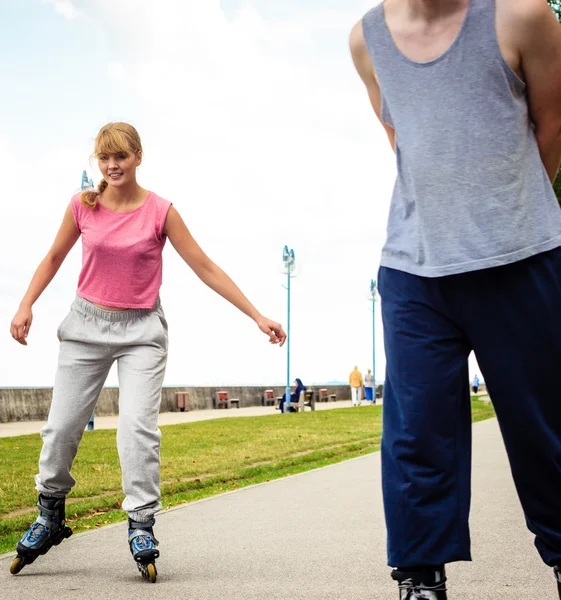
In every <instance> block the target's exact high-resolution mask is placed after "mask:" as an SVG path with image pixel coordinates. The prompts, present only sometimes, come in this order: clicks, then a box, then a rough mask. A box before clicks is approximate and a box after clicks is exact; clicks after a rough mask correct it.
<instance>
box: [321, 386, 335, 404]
mask: <svg viewBox="0 0 561 600" xmlns="http://www.w3.org/2000/svg"><path fill="white" fill-rule="evenodd" d="M329 400H331V401H333V402H335V401H336V400H337V394H328V393H327V389H326V388H321V389H320V391H319V398H318V402H328V401H329Z"/></svg>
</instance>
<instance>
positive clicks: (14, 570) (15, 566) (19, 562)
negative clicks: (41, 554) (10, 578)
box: [10, 556, 23, 575]
mask: <svg viewBox="0 0 561 600" xmlns="http://www.w3.org/2000/svg"><path fill="white" fill-rule="evenodd" d="M22 569H23V558H22V557H21V556H18V557H17V558H15V559H14V562H13V563H12V564H11V566H10V573H11V574H12V575H17V574H18V573H19V572H20V571H21V570H22Z"/></svg>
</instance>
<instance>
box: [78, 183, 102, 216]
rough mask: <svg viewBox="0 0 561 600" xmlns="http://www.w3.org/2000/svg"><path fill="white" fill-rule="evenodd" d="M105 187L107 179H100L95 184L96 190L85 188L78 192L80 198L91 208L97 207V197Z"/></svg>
mask: <svg viewBox="0 0 561 600" xmlns="http://www.w3.org/2000/svg"><path fill="white" fill-rule="evenodd" d="M106 187H107V181H105V179H102V180H101V181H100V182H99V185H98V186H97V190H86V191H85V192H82V193H81V194H80V200H81V201H82V202H83V203H84V204H85V205H86V206H87V207H88V208H91V209H95V208H97V197H98V196H99V194H101V193H102V192H103V190H104V189H105V188H106Z"/></svg>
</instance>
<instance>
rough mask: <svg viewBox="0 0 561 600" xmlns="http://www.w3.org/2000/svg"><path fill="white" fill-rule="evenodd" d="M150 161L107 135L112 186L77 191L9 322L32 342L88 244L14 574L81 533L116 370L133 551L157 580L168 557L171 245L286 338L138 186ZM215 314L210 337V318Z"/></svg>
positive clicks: (123, 130) (126, 132) (117, 135)
mask: <svg viewBox="0 0 561 600" xmlns="http://www.w3.org/2000/svg"><path fill="white" fill-rule="evenodd" d="M142 154H143V150H142V146H141V142H140V137H139V135H138V133H137V131H136V129H135V128H134V127H132V126H131V125H128V124H126V123H110V124H108V125H105V126H104V127H103V128H102V129H101V130H100V132H99V133H98V135H97V137H96V140H95V150H94V156H95V158H97V162H98V166H99V169H100V171H101V174H102V176H103V179H102V180H101V182H100V184H99V186H98V189H97V190H95V191H94V190H92V191H85V192H82V193H79V194H76V195H75V196H74V197H73V198H72V200H71V201H70V204H69V205H68V207H67V208H66V212H65V214H64V218H63V220H62V224H61V226H60V229H59V231H58V234H57V236H56V238H55V241H54V244H53V246H52V248H51V249H50V250H49V252H48V253H47V255H46V257H45V258H44V260H43V261H42V262H41V264H40V265H39V267H38V269H37V271H36V272H35V274H34V275H33V278H32V280H31V284H30V285H29V288H28V290H27V292H26V293H25V296H24V298H23V300H22V301H21V304H20V306H19V309H18V311H17V313H16V315H15V316H14V318H13V320H12V323H11V327H10V331H11V334H12V337H13V338H14V339H15V340H16V341H17V342H19V343H20V344H23V345H24V346H25V345H27V339H28V335H29V330H30V327H31V323H32V321H33V314H32V306H33V305H34V303H35V302H36V301H37V300H38V298H39V297H40V296H41V294H42V293H43V292H44V291H45V289H46V287H47V286H48V285H49V283H50V282H51V280H52V279H53V277H54V276H55V275H56V273H57V271H58V270H59V268H60V267H61V265H62V263H63V261H64V259H65V258H66V256H67V254H68V252H69V251H70V250H71V248H72V247H73V246H74V244H76V242H77V241H78V239H79V238H80V236H81V237H82V245H83V248H82V250H83V252H82V254H83V256H82V270H81V273H80V277H79V280H78V291H77V296H76V299H75V300H74V302H73V303H72V306H71V308H70V312H69V313H68V315H67V316H66V317H65V319H64V320H63V322H62V323H61V325H60V326H59V328H58V331H57V336H58V339H59V341H60V355H59V363H58V369H57V373H56V378H55V385H54V389H53V398H52V404H51V409H50V412H49V419H48V423H47V424H46V425H45V427H44V428H43V429H42V431H41V437H42V438H43V449H42V451H41V457H40V459H39V474H38V475H37V476H36V478H35V482H36V488H37V490H38V492H39V502H38V506H39V512H40V515H39V517H38V518H37V520H36V521H35V523H33V524H32V526H31V528H30V529H29V531H28V532H27V533H26V534H25V535H24V536H23V537H22V538H21V540H20V541H19V542H18V544H17V553H18V556H17V558H16V559H15V560H14V562H13V563H12V568H11V572H12V573H13V574H16V573H18V572H19V571H21V569H22V568H23V567H24V566H25V565H26V564H30V563H32V562H33V561H34V560H35V559H36V558H37V557H38V556H39V555H40V554H45V552H47V551H48V550H49V549H50V548H51V547H52V546H53V545H56V544H59V543H60V542H61V541H62V540H63V539H64V538H66V537H68V536H69V535H70V534H71V533H72V532H71V530H70V529H69V528H68V527H66V526H65V498H66V496H67V495H68V494H69V493H70V490H71V489H72V487H73V486H74V484H75V483H76V482H75V480H74V479H73V477H72V475H71V473H70V469H71V467H72V463H73V461H74V457H75V456H76V453H77V451H78V445H79V443H80V440H81V439H82V435H83V432H84V429H85V427H86V425H87V423H88V420H89V418H90V416H91V414H92V412H93V409H94V406H95V404H96V402H97V399H98V396H99V392H100V390H101V388H102V387H103V384H104V383H105V379H106V378H107V375H108V373H109V370H110V369H111V366H112V365H113V363H115V362H116V363H117V366H118V374H119V387H120V389H119V428H118V431H117V446H118V450H119V457H120V461H121V469H122V472H123V489H124V492H125V496H126V497H125V499H124V501H123V510H125V511H127V513H128V516H129V538H128V542H129V546H130V551H131V553H132V555H133V558H134V560H135V561H136V563H137V565H138V568H139V569H140V571H141V572H142V575H143V576H144V577H146V578H148V579H150V581H155V580H156V575H157V573H156V568H155V563H154V561H155V559H156V558H158V556H159V551H158V549H157V546H158V541H157V540H156V538H155V537H154V531H153V525H154V523H155V521H154V515H155V514H156V513H157V512H158V511H160V510H161V508H162V505H161V504H160V438H161V433H160V430H159V429H158V413H159V408H160V401H161V391H162V383H163V379H164V372H165V368H166V361H167V354H168V325H167V322H166V318H165V316H164V311H163V309H162V306H161V304H160V297H159V292H160V285H161V283H162V250H163V248H164V245H165V243H166V241H167V239H168V238H169V240H170V242H171V244H172V245H173V247H174V248H175V250H176V251H177V252H178V254H179V255H180V256H181V258H182V259H183V260H184V261H185V262H186V263H187V265H188V266H189V267H190V268H191V269H192V270H193V271H194V272H195V274H196V275H198V277H199V278H200V279H201V280H202V281H203V282H204V283H205V284H206V285H208V286H209V287H210V288H211V289H213V290H214V291H215V292H217V293H218V294H220V295H221V296H222V297H224V298H225V299H226V300H228V301H229V302H231V303H232V304H233V305H234V306H235V307H236V308H238V309H239V310H241V311H242V312H243V313H245V314H246V315H247V316H248V317H250V318H251V319H252V320H253V321H255V323H256V325H257V326H258V327H259V329H260V330H261V331H262V332H263V333H265V334H266V335H267V336H268V337H269V341H270V342H271V343H273V344H277V343H280V345H282V344H283V343H284V341H285V339H286V335H285V333H284V331H283V330H282V327H281V326H280V325H279V324H278V323H276V322H274V321H271V320H269V319H267V318H265V317H264V316H263V315H262V314H261V313H259V312H258V311H257V309H256V308H255V307H254V306H253V305H252V304H251V303H250V302H249V300H248V299H247V298H246V297H245V296H244V295H243V294H242V292H241V291H240V290H239V288H238V287H237V286H236V285H235V284H234V282H233V281H232V280H231V279H230V278H229V277H228V275H226V273H224V271H222V269H220V268H219V267H218V266H217V265H216V264H214V262H212V260H211V259H210V258H208V256H207V255H206V254H205V253H204V252H203V250H202V249H201V248H200V246H199V245H198V244H197V242H196V241H195V240H194V239H193V237H192V236H191V233H190V232H189V230H188V229H187V227H186V225H185V223H184V222H183V220H182V218H181V216H180V215H179V212H178V211H177V210H176V209H175V208H174V207H173V206H172V204H171V202H169V201H168V200H165V199H164V198H161V197H160V196H158V195H157V194H155V193H154V192H152V191H149V190H146V189H144V188H142V187H140V185H139V184H138V183H137V180H136V171H137V168H138V167H139V166H140V163H141V162H142ZM51 208H53V210H54V207H51ZM23 213H24V208H22V215H23ZM207 317H208V324H209V325H208V332H209V335H212V334H213V332H212V315H211V314H209V315H207ZM214 334H216V335H219V332H218V331H216V332H214Z"/></svg>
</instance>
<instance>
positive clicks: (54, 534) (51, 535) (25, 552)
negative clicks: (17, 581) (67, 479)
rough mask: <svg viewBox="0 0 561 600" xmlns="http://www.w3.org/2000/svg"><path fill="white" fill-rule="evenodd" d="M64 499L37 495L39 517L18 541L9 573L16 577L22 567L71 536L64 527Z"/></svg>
mask: <svg viewBox="0 0 561 600" xmlns="http://www.w3.org/2000/svg"><path fill="white" fill-rule="evenodd" d="M64 505H65V499H64V498H52V497H49V496H43V494H39V501H38V503H37V506H38V507H39V513H40V514H39V516H38V517H37V520H36V521H35V523H33V525H31V527H30V529H29V531H28V532H27V533H26V534H25V535H24V536H23V537H22V538H21V539H20V541H19V542H18V545H17V547H16V551H17V553H18V555H17V557H16V558H15V560H14V562H13V563H12V566H11V567H10V573H11V574H12V575H17V574H18V573H19V572H20V571H21V570H22V569H23V567H25V566H26V565H30V564H31V563H32V562H34V561H35V559H36V558H37V557H38V556H41V555H42V554H47V552H48V551H49V550H50V549H51V548H52V547H53V546H58V545H59V544H60V543H61V542H62V540H64V539H66V538H69V537H70V536H71V535H72V529H70V527H66V525H65V519H66V515H65V510H64Z"/></svg>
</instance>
